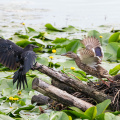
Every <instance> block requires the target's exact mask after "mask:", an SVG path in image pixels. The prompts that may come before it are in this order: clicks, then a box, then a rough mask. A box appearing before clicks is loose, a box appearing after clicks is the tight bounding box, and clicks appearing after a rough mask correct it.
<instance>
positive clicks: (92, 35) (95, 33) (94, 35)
mask: <svg viewBox="0 0 120 120" xmlns="http://www.w3.org/2000/svg"><path fill="white" fill-rule="evenodd" d="M100 35H101V34H100V33H99V32H98V31H96V30H91V31H89V32H88V34H87V36H89V37H95V38H98V39H99V40H100V37H99V36H100Z"/></svg>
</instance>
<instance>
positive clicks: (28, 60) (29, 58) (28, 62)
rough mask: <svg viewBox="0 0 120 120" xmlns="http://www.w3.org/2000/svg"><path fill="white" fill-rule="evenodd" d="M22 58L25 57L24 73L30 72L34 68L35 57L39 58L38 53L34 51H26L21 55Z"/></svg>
mask: <svg viewBox="0 0 120 120" xmlns="http://www.w3.org/2000/svg"><path fill="white" fill-rule="evenodd" d="M21 58H24V65H23V66H24V68H23V74H25V73H26V72H28V71H29V70H30V69H31V68H33V64H34V63H35V59H36V58H37V56H36V53H34V52H33V51H31V50H30V51H26V52H24V53H23V54H22V55H21Z"/></svg>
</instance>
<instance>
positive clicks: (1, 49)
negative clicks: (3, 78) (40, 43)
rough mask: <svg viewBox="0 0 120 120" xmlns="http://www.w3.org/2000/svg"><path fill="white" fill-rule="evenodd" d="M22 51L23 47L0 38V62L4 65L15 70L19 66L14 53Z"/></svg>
mask: <svg viewBox="0 0 120 120" xmlns="http://www.w3.org/2000/svg"><path fill="white" fill-rule="evenodd" d="M22 51H23V49H22V48H21V47H19V46H17V45H16V44H14V43H13V42H11V41H9V40H4V39H3V38H0V63H2V64H3V65H4V66H6V67H9V68H10V69H13V70H15V69H16V68H17V67H18V66H19V62H18V63H17V62H16V59H17V56H16V55H17V53H20V52H22Z"/></svg>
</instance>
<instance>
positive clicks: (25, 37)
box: [18, 35, 29, 39]
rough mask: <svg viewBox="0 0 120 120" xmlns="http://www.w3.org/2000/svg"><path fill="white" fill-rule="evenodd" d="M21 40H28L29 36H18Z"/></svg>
mask: <svg viewBox="0 0 120 120" xmlns="http://www.w3.org/2000/svg"><path fill="white" fill-rule="evenodd" d="M18 37H19V38H22V39H28V38H29V36H28V35H18Z"/></svg>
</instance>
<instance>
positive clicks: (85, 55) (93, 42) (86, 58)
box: [62, 37, 112, 86]
mask: <svg viewBox="0 0 120 120" xmlns="http://www.w3.org/2000/svg"><path fill="white" fill-rule="evenodd" d="M82 43H83V44H84V46H85V48H81V49H80V50H79V53H80V56H78V55H77V54H75V53H73V52H67V53H65V54H62V56H67V57H70V58H73V59H74V60H75V62H76V64H77V66H78V67H79V68H80V69H82V70H83V71H85V72H86V73H88V74H90V75H93V76H95V77H97V78H99V79H101V80H102V78H107V79H108V80H109V81H112V76H110V75H109V73H108V71H107V70H106V69H104V68H103V67H102V66H100V65H99V64H101V61H102V58H103V50H102V47H101V44H100V42H99V40H98V39H97V38H94V37H88V38H85V39H83V40H82ZM102 82H103V83H105V84H106V85H107V86H109V85H108V84H107V83H106V82H105V81H104V80H102Z"/></svg>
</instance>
